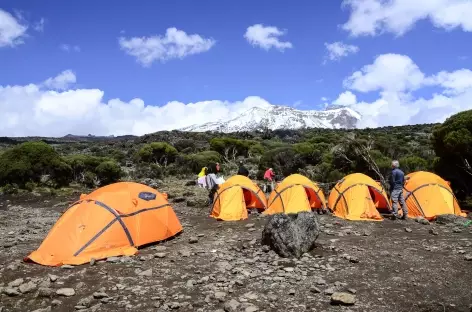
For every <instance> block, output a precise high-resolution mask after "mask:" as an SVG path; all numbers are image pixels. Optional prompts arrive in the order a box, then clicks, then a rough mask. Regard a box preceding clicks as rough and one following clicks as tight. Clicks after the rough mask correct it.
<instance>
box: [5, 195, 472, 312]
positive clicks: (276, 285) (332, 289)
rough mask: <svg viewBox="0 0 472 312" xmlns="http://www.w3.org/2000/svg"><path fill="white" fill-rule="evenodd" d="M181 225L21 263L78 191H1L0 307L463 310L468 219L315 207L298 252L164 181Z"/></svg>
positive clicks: (471, 232)
mask: <svg viewBox="0 0 472 312" xmlns="http://www.w3.org/2000/svg"><path fill="white" fill-rule="evenodd" d="M164 190H165V191H167V192H169V195H170V196H169V197H170V201H171V202H172V203H173V204H172V205H173V207H174V209H175V211H176V212H177V215H178V216H179V218H180V220H181V223H182V225H183V227H184V231H183V232H182V234H181V235H179V236H178V237H176V238H174V239H172V240H169V241H167V242H163V243H160V244H158V245H154V246H148V247H146V248H143V249H141V250H140V253H139V254H138V255H136V256H134V257H121V258H111V259H107V260H104V261H97V262H95V263H93V264H86V265H82V266H77V267H69V266H65V267H55V268H51V267H45V266H41V265H38V264H33V263H23V262H22V259H23V257H25V256H27V255H28V254H29V253H30V252H31V251H33V250H34V249H36V248H37V247H38V246H39V244H40V243H41V241H42V239H43V238H44V237H45V236H46V234H47V232H48V231H49V229H50V228H51V227H52V225H53V224H54V223H55V221H56V220H57V218H58V217H59V216H60V214H61V211H62V210H63V209H64V208H65V207H67V202H68V201H73V200H76V199H77V198H78V195H74V196H72V197H70V198H63V197H47V198H45V197H42V196H29V197H27V198H25V197H24V196H23V197H21V198H5V197H1V196H0V293H1V294H0V311H1V312H6V311H76V310H77V311H78V310H82V311H246V312H249V311H421V312H427V311H428V312H429V311H431V312H433V311H438V312H444V311H448V312H449V311H450V312H453V311H472V309H471V304H472V276H471V272H472V225H470V226H469V227H464V226H463V225H459V224H437V223H431V224H421V223H418V222H415V221H414V220H408V221H401V220H396V221H391V220H384V221H383V222H346V221H343V220H340V219H337V218H335V217H333V216H330V215H322V216H320V217H319V223H320V225H321V228H322V232H321V234H320V236H319V237H318V240H317V242H318V244H317V247H316V248H315V249H314V250H313V251H312V252H310V253H309V254H305V255H304V256H303V257H302V258H300V259H299V260H293V259H285V258H280V257H279V256H278V255H276V254H275V253H274V252H273V251H271V250H269V249H268V247H267V246H262V245H261V243H260V240H261V233H262V229H263V227H264V224H265V222H266V218H265V217H262V216H259V215H251V216H250V218H249V220H246V221H240V222H221V221H216V220H213V219H212V218H209V217H208V212H209V211H208V208H207V207H204V208H203V207H202V206H203V204H204V199H205V192H204V191H203V190H200V189H198V188H196V187H192V186H187V187H181V188H178V187H176V188H174V189H172V188H171V187H167V189H165V187H164Z"/></svg>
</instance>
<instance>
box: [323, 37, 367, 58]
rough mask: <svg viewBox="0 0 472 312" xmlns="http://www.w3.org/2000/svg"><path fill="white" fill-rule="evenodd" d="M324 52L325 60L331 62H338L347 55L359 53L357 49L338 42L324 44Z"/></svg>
mask: <svg viewBox="0 0 472 312" xmlns="http://www.w3.org/2000/svg"><path fill="white" fill-rule="evenodd" d="M325 47H326V50H327V52H328V54H327V58H328V59H329V60H331V61H338V60H340V59H341V58H343V57H346V56H348V55H349V54H355V53H357V52H359V47H357V46H355V45H351V44H345V43H343V42H340V41H336V42H333V43H327V42H326V43H325Z"/></svg>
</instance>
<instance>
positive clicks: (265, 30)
mask: <svg viewBox="0 0 472 312" xmlns="http://www.w3.org/2000/svg"><path fill="white" fill-rule="evenodd" d="M286 32H287V31H285V30H279V29H278V28H277V27H275V26H264V25H262V24H255V25H252V26H249V27H248V28H247V30H246V33H245V34H244V38H245V39H246V40H247V41H248V42H249V43H250V44H252V45H253V46H259V47H260V48H262V49H264V50H269V49H271V48H275V49H277V50H279V51H284V50H285V49H290V48H292V47H293V45H292V43H291V42H288V41H281V40H280V37H281V36H283V35H285V34H286Z"/></svg>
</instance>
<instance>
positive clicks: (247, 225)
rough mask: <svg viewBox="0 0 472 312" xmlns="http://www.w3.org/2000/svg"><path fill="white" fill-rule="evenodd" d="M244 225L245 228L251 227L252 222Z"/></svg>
mask: <svg viewBox="0 0 472 312" xmlns="http://www.w3.org/2000/svg"><path fill="white" fill-rule="evenodd" d="M245 227H246V228H252V227H254V223H248V224H246V226H245Z"/></svg>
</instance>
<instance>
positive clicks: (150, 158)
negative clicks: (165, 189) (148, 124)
mask: <svg viewBox="0 0 472 312" xmlns="http://www.w3.org/2000/svg"><path fill="white" fill-rule="evenodd" d="M177 154H178V152H177V150H176V149H175V147H173V146H172V145H170V144H168V143H166V142H153V143H150V144H146V145H144V146H143V147H142V148H141V149H140V150H139V151H138V158H139V159H140V160H141V161H143V162H147V163H154V164H156V165H160V166H164V167H166V166H167V165H168V164H170V163H172V162H174V161H175V157H176V156H177Z"/></svg>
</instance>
